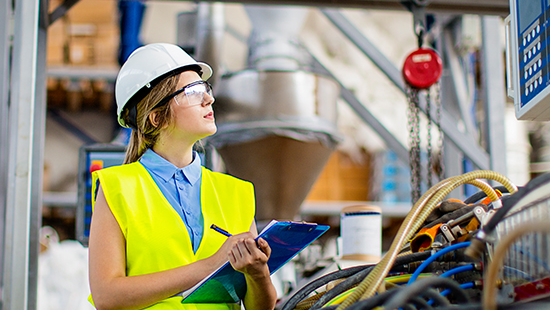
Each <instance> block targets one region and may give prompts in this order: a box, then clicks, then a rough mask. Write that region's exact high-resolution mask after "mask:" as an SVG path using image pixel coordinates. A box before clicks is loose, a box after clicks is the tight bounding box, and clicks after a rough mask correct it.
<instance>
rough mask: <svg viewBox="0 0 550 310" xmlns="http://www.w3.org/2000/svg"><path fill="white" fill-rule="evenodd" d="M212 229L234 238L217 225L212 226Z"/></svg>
mask: <svg viewBox="0 0 550 310" xmlns="http://www.w3.org/2000/svg"><path fill="white" fill-rule="evenodd" d="M210 228H212V229H214V230H215V231H217V232H219V233H220V234H222V235H224V236H226V237H231V236H232V235H231V234H230V233H228V232H227V230H225V229H223V228H220V227H218V226H216V225H215V224H212V225H210Z"/></svg>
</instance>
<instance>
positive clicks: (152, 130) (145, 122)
mask: <svg viewBox="0 0 550 310" xmlns="http://www.w3.org/2000/svg"><path fill="white" fill-rule="evenodd" d="M178 81H179V74H178V75H175V76H172V77H169V78H166V79H164V80H162V81H161V82H159V83H158V84H157V85H156V86H155V87H153V89H152V90H151V91H150V92H149V94H147V96H145V98H143V99H142V100H141V101H140V102H139V103H138V104H137V106H136V109H137V113H136V114H137V115H136V126H137V129H135V128H134V129H132V135H131V136H130V142H129V143H128V148H127V149H126V158H125V159H124V163H125V164H129V163H133V162H135V161H138V160H139V159H140V158H141V156H142V155H143V153H145V151H146V150H147V149H149V148H152V147H153V146H154V145H155V143H156V142H157V139H158V137H159V134H160V132H161V130H162V128H163V127H165V125H167V124H170V122H171V121H172V118H173V112H172V105H171V104H170V102H169V103H168V104H164V105H162V106H160V107H155V106H156V105H157V104H158V103H159V102H160V101H161V100H162V99H163V98H164V97H166V96H168V95H170V94H172V93H173V92H174V91H176V86H177V85H178ZM153 112H155V113H157V117H156V120H157V122H156V124H153V123H152V122H151V120H150V118H149V115H151V113H153ZM123 117H124V120H125V121H126V122H127V123H128V110H127V109H126V110H125V111H123Z"/></svg>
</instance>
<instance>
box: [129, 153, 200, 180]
mask: <svg viewBox="0 0 550 310" xmlns="http://www.w3.org/2000/svg"><path fill="white" fill-rule="evenodd" d="M139 161H140V162H141V164H142V165H144V166H145V167H146V168H147V169H149V170H151V171H152V172H153V173H155V174H156V175H157V176H159V177H160V178H161V179H163V180H164V181H165V182H168V181H169V180H171V179H172V178H173V177H175V174H176V173H177V172H179V171H181V172H182V173H183V175H184V176H185V178H187V180H188V181H189V183H191V185H194V184H195V183H196V182H197V181H198V179H199V178H200V176H201V159H200V156H199V154H198V153H197V152H196V151H193V161H192V162H191V164H189V165H187V166H185V167H183V168H178V167H176V166H175V165H174V164H172V163H171V162H169V161H168V160H166V159H164V158H163V157H162V156H160V155H159V154H157V153H155V151H153V150H152V149H147V150H146V151H145V153H144V154H143V156H141V159H140V160H139Z"/></svg>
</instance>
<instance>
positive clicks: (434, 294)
mask: <svg viewBox="0 0 550 310" xmlns="http://www.w3.org/2000/svg"><path fill="white" fill-rule="evenodd" d="M422 296H424V297H427V298H430V299H432V300H433V301H434V302H435V303H436V304H437V305H438V306H449V305H450V304H451V303H450V302H449V300H448V299H447V298H445V296H443V295H441V293H439V292H438V291H436V290H434V289H433V288H429V289H427V290H426V292H424V293H422Z"/></svg>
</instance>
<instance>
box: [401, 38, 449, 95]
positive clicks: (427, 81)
mask: <svg viewBox="0 0 550 310" xmlns="http://www.w3.org/2000/svg"><path fill="white" fill-rule="evenodd" d="M442 71H443V61H441V58H440V57H439V55H438V54H437V53H436V51H434V50H433V49H431V48H424V47H421V48H419V49H417V50H416V51H414V52H412V53H410V54H409V56H407V59H405V63H404V64H403V78H404V79H405V81H406V82H407V83H408V84H409V85H410V86H411V87H414V88H419V89H426V88H429V87H430V86H432V85H433V84H435V83H436V82H437V81H438V80H439V78H440V77H441V72H442Z"/></svg>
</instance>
